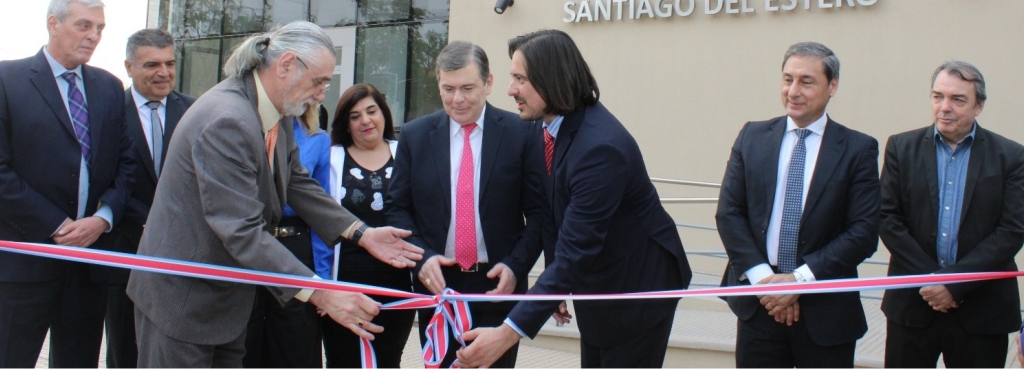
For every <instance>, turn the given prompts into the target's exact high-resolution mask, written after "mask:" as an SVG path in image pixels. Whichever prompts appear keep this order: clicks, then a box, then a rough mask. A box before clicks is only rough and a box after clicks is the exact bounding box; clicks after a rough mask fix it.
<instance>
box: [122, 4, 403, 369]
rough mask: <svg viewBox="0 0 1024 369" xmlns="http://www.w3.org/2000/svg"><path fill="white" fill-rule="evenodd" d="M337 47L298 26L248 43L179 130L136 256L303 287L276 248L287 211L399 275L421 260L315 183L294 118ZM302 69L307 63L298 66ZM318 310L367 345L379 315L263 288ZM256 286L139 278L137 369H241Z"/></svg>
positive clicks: (294, 261) (333, 295) (373, 306)
mask: <svg viewBox="0 0 1024 369" xmlns="http://www.w3.org/2000/svg"><path fill="white" fill-rule="evenodd" d="M333 50H334V45H333V43H332V42H331V40H330V38H329V37H328V36H327V34H326V33H325V32H324V31H323V30H322V29H320V27H318V26H316V25H315V24H312V23H309V22H294V23H290V24H287V25H285V26H283V27H281V28H278V29H275V30H273V31H270V32H268V33H265V34H259V35H254V36H252V37H250V38H249V39H247V40H245V41H244V42H243V43H242V44H241V45H240V46H239V47H238V48H237V49H236V50H235V51H234V52H233V53H232V55H231V57H230V58H229V59H228V60H227V62H226V63H225V67H224V69H225V72H226V74H228V75H230V76H231V77H230V78H228V79H226V80H224V81H223V82H221V83H219V84H218V85H217V86H215V87H214V88H212V89H210V90H209V91H207V92H206V93H205V94H203V96H202V97H200V98H199V99H197V100H196V102H195V104H193V105H192V107H191V108H189V110H188V112H186V113H185V115H184V116H183V117H182V119H181V121H180V122H179V123H178V127H177V128H176V129H175V132H174V137H173V138H172V139H171V142H170V145H169V147H168V150H167V156H166V158H165V160H164V163H163V171H162V172H161V176H160V182H161V183H160V186H158V188H157V191H156V195H155V198H154V200H153V207H152V208H151V211H150V214H149V218H148V220H147V222H146V228H145V231H144V232H143V234H142V242H141V244H140V245H139V251H138V253H139V254H140V255H149V256H156V257H162V258H169V259H179V260H186V261H190V262H198V263H205V264H216V265H223V266H228V267H238V268H246V269H254V270H261V271H267V272H274V273H282V274H289V275H296V276H303V277H313V276H314V273H313V271H312V270H311V269H310V268H308V267H307V266H305V265H304V264H303V263H302V262H301V261H299V259H298V258H296V257H295V256H294V255H292V253H291V252H289V251H288V249H287V248H285V247H284V246H283V245H282V244H281V243H280V242H279V241H278V240H277V239H276V238H275V236H280V235H281V234H282V232H285V231H286V230H284V229H282V228H280V227H278V225H279V224H278V223H279V222H280V220H281V218H282V214H283V209H284V206H285V204H288V205H290V206H291V207H292V209H294V210H295V212H296V213H298V215H299V217H301V218H302V220H304V221H305V222H306V223H307V224H308V225H309V227H310V228H312V229H313V230H315V231H316V232H317V234H319V235H321V238H322V240H323V241H324V243H326V244H329V245H330V244H334V243H335V242H336V241H338V239H339V237H344V238H346V239H349V240H352V241H353V242H355V243H356V244H358V245H360V246H362V247H365V248H367V250H368V251H369V252H370V253H371V254H372V255H374V257H376V258H378V259H380V260H382V261H384V262H385V263H389V264H390V265H392V266H394V267H396V268H404V267H411V266H413V265H414V262H413V261H414V260H419V259H420V258H421V257H422V256H421V254H422V253H423V250H422V249H420V248H418V247H415V246H412V245H410V244H408V243H406V242H404V241H402V240H401V238H402V237H408V236H409V235H410V233H409V232H408V231H402V230H398V229H395V228H391V227H379V228H369V227H367V226H366V225H365V224H363V222H361V221H360V220H359V219H357V218H356V217H355V216H353V215H352V214H351V213H349V212H348V211H346V210H345V209H343V208H341V206H340V205H338V203H336V202H334V200H333V199H331V197H330V196H329V195H327V193H326V192H325V191H324V190H323V189H322V188H321V187H320V185H319V184H317V182H316V181H315V180H313V179H311V178H309V177H308V173H307V171H306V170H305V169H304V168H303V167H302V164H301V162H300V161H299V158H298V156H299V154H298V147H297V145H296V143H295V140H294V139H293V135H294V132H293V129H292V124H290V123H291V122H292V120H291V119H292V117H293V116H298V115H301V114H302V113H303V112H305V111H306V109H307V107H308V106H310V105H312V104H315V103H317V102H319V101H320V100H323V91H324V86H325V85H326V83H327V82H328V81H329V80H330V78H331V74H332V72H333V71H334V52H333ZM300 56H301V57H302V58H304V59H305V61H300V59H298V58H299V57H300ZM265 288H267V290H268V291H269V292H270V294H271V295H273V297H274V298H275V299H276V300H277V302H278V303H281V304H284V303H286V302H288V301H290V300H292V298H295V299H297V300H299V301H306V302H309V303H312V304H313V305H316V306H317V307H318V308H319V309H322V311H324V313H325V314H326V315H330V317H331V318H332V319H334V320H335V321H337V322H338V323H339V324H341V325H342V326H344V327H346V328H348V329H350V330H352V331H353V332H354V333H356V334H357V335H359V336H360V337H363V338H366V339H371V340H372V339H373V334H374V333H380V332H381V331H382V328H381V327H380V326H378V325H376V324H373V323H370V320H372V319H373V317H374V316H376V315H377V313H378V311H379V304H378V303H377V302H375V301H373V300H371V299H370V298H368V297H366V296H364V295H362V294H360V293H351V292H340V291H331V290H311V289H302V290H300V289H298V288H286V287H278V286H266V287H265ZM256 290H257V287H256V286H252V285H246V284H237V283H227V282H219V281H212V280H207V279H201V278H190V277H180V276H171V275H165V274H156V273H151V272H141V271H133V272H132V275H131V278H130V280H129V281H128V296H130V297H131V298H132V301H134V302H135V309H136V310H135V327H136V334H137V340H138V347H139V361H138V365H139V366H140V367H214V366H216V367H240V366H241V365H242V358H243V356H244V355H245V345H244V342H245V338H246V326H247V322H248V319H249V316H250V313H251V312H252V307H253V304H254V300H255V295H256Z"/></svg>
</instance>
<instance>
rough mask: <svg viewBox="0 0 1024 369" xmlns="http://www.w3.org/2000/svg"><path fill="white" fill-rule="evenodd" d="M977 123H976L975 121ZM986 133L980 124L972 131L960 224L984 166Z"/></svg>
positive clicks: (962, 222)
mask: <svg viewBox="0 0 1024 369" xmlns="http://www.w3.org/2000/svg"><path fill="white" fill-rule="evenodd" d="M975 124H977V123H975ZM987 136H988V135H987V134H986V132H985V131H984V130H982V129H981V126H978V129H977V131H976V132H974V142H972V143H971V159H970V161H968V162H967V183H965V184H964V198H963V203H962V205H960V224H964V216H966V215H967V211H968V210H970V207H971V197H972V195H974V185H976V184H977V183H978V177H980V176H981V169H982V168H981V167H983V166H985V149H984V147H985V138H986V137H987ZM932 161H933V162H934V160H932Z"/></svg>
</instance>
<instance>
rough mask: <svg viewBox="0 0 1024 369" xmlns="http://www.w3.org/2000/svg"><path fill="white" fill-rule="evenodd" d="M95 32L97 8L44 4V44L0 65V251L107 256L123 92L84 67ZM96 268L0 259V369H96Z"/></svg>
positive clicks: (129, 164)
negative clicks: (42, 246)
mask: <svg viewBox="0 0 1024 369" xmlns="http://www.w3.org/2000/svg"><path fill="white" fill-rule="evenodd" d="M105 25H106V21H105V18H104V15H103V3H102V2H101V1H99V0H71V1H69V0H54V1H51V2H50V7H49V9H48V11H47V15H46V28H47V30H48V31H49V40H48V41H47V43H46V45H45V46H44V47H43V48H42V50H40V51H39V53H37V54H36V55H35V56H32V57H29V58H25V59H21V60H11V61H4V62H0V239H2V240H9V241H18V242H36V243H52V244H58V245H66V246H69V247H89V248H95V249H110V248H111V247H112V245H113V243H114V242H113V237H111V234H110V233H108V232H110V230H111V229H112V227H114V226H116V225H117V223H118V222H119V221H120V219H121V217H122V216H123V214H124V209H125V203H126V202H127V200H128V195H129V194H130V193H131V190H132V184H133V181H134V179H133V173H134V172H135V162H134V161H133V160H132V158H131V152H133V151H134V149H133V147H132V139H131V137H130V136H129V135H128V133H127V131H126V130H125V125H124V90H123V89H124V87H123V86H122V84H121V81H120V80H119V79H117V77H114V75H112V74H110V73H109V72H107V71H104V70H101V69H98V68H93V67H91V66H88V65H86V63H88V62H89V59H90V58H91V57H92V52H93V50H95V49H96V46H97V45H98V44H99V42H100V38H101V35H102V32H103V28H104V27H105ZM104 269H106V268H103V267H98V266H91V265H87V264H81V263H74V262H68V261H60V260H56V259H50V258H42V257H36V256H28V255H22V254H13V253H6V252H3V253H0V366H3V367H32V366H35V364H36V360H37V359H38V358H39V352H40V350H41V349H42V345H43V341H44V339H45V337H46V333H47V330H49V333H50V366H53V367H96V366H97V364H98V361H99V351H100V350H99V349H100V341H101V340H102V335H103V311H104V307H105V305H106V298H107V297H106V296H107V284H106V283H105V282H104V279H105V278H106V274H107V273H106V271H105V270H104Z"/></svg>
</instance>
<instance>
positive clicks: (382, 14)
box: [359, 0, 412, 23]
mask: <svg viewBox="0 0 1024 369" xmlns="http://www.w3.org/2000/svg"><path fill="white" fill-rule="evenodd" d="M411 2H412V1H411V0H360V1H359V23H376V22H394V21H402V20H408V19H409V18H410V17H409V11H410V10H412V4H411Z"/></svg>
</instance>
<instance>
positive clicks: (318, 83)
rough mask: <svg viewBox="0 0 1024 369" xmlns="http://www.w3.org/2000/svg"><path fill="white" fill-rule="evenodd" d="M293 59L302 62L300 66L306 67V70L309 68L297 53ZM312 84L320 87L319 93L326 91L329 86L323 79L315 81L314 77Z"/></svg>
mask: <svg viewBox="0 0 1024 369" xmlns="http://www.w3.org/2000/svg"><path fill="white" fill-rule="evenodd" d="M295 60H298V61H299V63H302V67H303V68H306V70H309V66H308V65H306V62H304V61H302V58H300V57H299V56H298V55H295ZM313 85H314V86H316V87H317V88H318V89H320V93H322V94H326V93H327V89H328V88H331V84H330V83H325V82H324V81H317V80H316V79H314V80H313Z"/></svg>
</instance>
